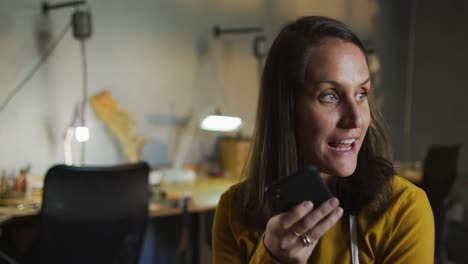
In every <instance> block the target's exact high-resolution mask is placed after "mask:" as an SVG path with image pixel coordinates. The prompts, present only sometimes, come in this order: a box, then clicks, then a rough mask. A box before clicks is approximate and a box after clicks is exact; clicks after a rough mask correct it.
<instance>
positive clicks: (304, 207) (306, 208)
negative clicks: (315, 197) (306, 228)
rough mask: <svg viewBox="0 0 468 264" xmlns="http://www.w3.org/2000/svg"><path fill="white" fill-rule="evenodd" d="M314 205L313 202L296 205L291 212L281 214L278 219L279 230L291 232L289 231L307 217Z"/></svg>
mask: <svg viewBox="0 0 468 264" xmlns="http://www.w3.org/2000/svg"><path fill="white" fill-rule="evenodd" d="M313 207H314V205H313V204H312V202H311V201H304V202H302V203H300V204H298V205H296V206H295V207H294V208H292V209H291V210H289V211H287V212H284V213H281V214H279V217H278V224H279V228H280V229H281V230H282V231H283V232H286V231H288V232H290V231H289V229H290V228H291V227H292V226H293V225H294V224H295V223H296V222H298V221H299V220H301V219H302V218H303V217H304V216H305V215H307V214H308V213H309V212H310V211H311V210H312V208H313Z"/></svg>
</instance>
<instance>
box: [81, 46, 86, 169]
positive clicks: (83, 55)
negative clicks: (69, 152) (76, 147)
mask: <svg viewBox="0 0 468 264" xmlns="http://www.w3.org/2000/svg"><path fill="white" fill-rule="evenodd" d="M80 47H81V49H80V50H81V65H82V74H83V99H82V102H81V126H83V127H86V105H87V103H88V62H87V60H86V45H85V40H80ZM85 157H86V142H82V143H81V165H84V162H85Z"/></svg>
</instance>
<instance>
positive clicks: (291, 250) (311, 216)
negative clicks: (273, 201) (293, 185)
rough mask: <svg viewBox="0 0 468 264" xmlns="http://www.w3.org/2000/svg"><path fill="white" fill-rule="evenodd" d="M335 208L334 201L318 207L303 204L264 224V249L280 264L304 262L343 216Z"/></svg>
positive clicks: (338, 208)
mask: <svg viewBox="0 0 468 264" xmlns="http://www.w3.org/2000/svg"><path fill="white" fill-rule="evenodd" d="M338 205H339V201H338V199H336V198H331V199H329V200H327V201H326V202H324V203H323V204H322V205H320V207H318V208H313V207H314V206H313V204H312V202H310V201H305V202H302V203H300V204H298V205H297V206H296V207H294V208H292V209H291V210H289V211H287V212H284V213H281V214H277V215H275V216H273V217H272V218H270V220H268V223H267V227H266V231H265V237H264V243H265V247H266V248H267V249H268V251H269V252H270V254H272V256H273V257H274V258H275V259H276V260H278V261H279V262H281V263H306V262H307V259H308V258H309V256H310V254H311V253H312V251H313V250H314V248H315V246H316V245H317V242H318V240H319V239H320V238H321V237H322V236H323V234H325V233H326V232H327V231H328V229H330V228H331V227H332V226H333V225H335V223H336V222H337V221H338V220H339V219H340V218H341V216H342V215H343V209H342V208H341V207H339V206H338ZM307 239H308V241H306V240H307Z"/></svg>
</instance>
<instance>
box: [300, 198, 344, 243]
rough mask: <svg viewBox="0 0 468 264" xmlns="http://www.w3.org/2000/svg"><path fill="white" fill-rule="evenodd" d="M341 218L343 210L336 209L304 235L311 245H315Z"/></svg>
mask: <svg viewBox="0 0 468 264" xmlns="http://www.w3.org/2000/svg"><path fill="white" fill-rule="evenodd" d="M342 216H343V209H342V208H341V207H338V208H336V209H335V210H333V212H331V213H330V214H329V215H327V217H326V218H325V219H323V220H322V221H320V222H319V223H318V224H317V225H316V226H314V227H313V228H312V229H310V230H308V231H307V232H306V233H305V235H307V236H308V237H309V238H310V240H311V241H312V243H313V244H314V243H316V242H317V241H318V240H319V239H320V238H321V237H322V236H323V235H324V234H325V233H326V232H327V231H328V230H329V229H330V228H331V227H332V226H334V225H335V224H336V222H338V220H340V218H341V217H342Z"/></svg>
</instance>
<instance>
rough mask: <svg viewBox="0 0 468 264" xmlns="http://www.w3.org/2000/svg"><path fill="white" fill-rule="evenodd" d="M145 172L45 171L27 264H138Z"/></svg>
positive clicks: (129, 168) (125, 168) (140, 168)
mask: <svg viewBox="0 0 468 264" xmlns="http://www.w3.org/2000/svg"><path fill="white" fill-rule="evenodd" d="M148 174H149V166H148V165H147V164H146V163H144V162H142V163H137V164H128V165H120V166H112V167H72V166H65V165H57V166H54V167H52V168H50V169H49V171H48V172H47V174H46V177H45V182H44V192H43V201H42V207H41V212H40V216H39V220H40V223H39V236H38V241H37V243H36V245H35V246H34V248H33V250H32V254H30V256H29V261H28V262H31V263H138V256H139V252H140V247H141V243H142V241H143V237H144V233H145V229H146V223H147V220H148V199H149V188H148Z"/></svg>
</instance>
